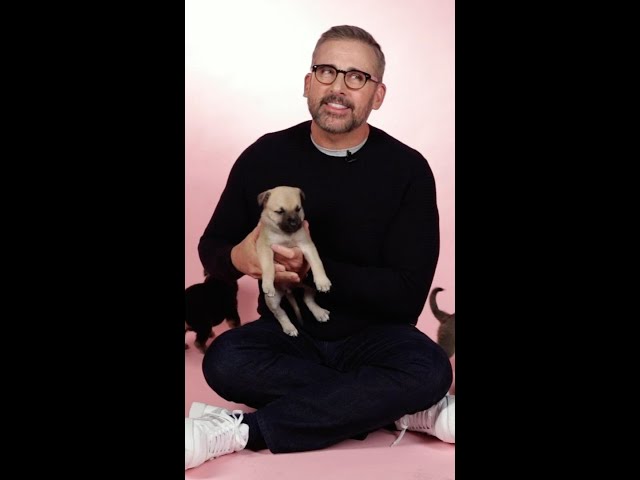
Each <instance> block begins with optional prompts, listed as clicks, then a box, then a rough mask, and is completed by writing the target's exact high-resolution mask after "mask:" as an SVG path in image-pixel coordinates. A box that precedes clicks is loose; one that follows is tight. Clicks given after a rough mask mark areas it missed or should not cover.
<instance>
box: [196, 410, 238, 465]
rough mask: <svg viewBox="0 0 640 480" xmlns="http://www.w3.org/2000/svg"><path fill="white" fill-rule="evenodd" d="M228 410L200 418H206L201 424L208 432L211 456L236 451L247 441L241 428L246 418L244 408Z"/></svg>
mask: <svg viewBox="0 0 640 480" xmlns="http://www.w3.org/2000/svg"><path fill="white" fill-rule="evenodd" d="M227 412H228V413H224V412H212V413H207V414H205V415H203V416H202V417H200V419H199V420H206V421H205V422H199V424H200V426H201V427H202V428H203V429H204V430H205V431H206V432H207V446H208V452H209V455H208V456H209V458H215V457H219V456H220V455H224V454H226V453H231V452H235V451H236V449H237V447H238V446H239V445H240V446H242V447H244V445H245V443H246V441H245V439H244V438H243V437H242V435H241V434H240V430H239V427H240V425H241V424H242V419H243V418H244V415H243V413H242V410H233V411H231V412H229V411H227Z"/></svg>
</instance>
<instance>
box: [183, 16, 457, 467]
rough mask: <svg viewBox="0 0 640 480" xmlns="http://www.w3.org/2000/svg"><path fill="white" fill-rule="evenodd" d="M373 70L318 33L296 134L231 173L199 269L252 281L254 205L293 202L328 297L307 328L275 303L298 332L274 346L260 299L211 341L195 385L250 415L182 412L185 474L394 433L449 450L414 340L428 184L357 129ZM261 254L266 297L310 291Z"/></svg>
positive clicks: (284, 258)
mask: <svg viewBox="0 0 640 480" xmlns="http://www.w3.org/2000/svg"><path fill="white" fill-rule="evenodd" d="M384 69H385V58H384V54H383V53H382V50H381V48H380V46H379V45H378V43H377V42H376V41H375V40H374V38H373V37H372V36H371V35H370V34H369V33H367V32H366V31H364V30H362V29H361V28H358V27H353V26H337V27H333V28H331V29H329V30H328V31H327V32H325V33H324V34H323V35H322V36H321V37H320V39H319V40H318V42H317V44H316V48H315V50H314V52H313V55H312V67H311V71H310V72H309V73H307V74H306V76H305V78H304V96H305V97H306V98H307V103H308V107H309V112H310V113H311V117H312V120H311V121H306V122H303V123H301V124H299V125H296V126H294V127H291V128H289V129H286V130H283V131H280V132H275V133H270V134H267V135H264V136H263V137H261V138H260V139H258V140H257V141H256V142H255V143H254V144H252V145H251V146H249V147H248V148H247V149H246V150H245V151H244V152H243V153H242V154H241V155H240V157H239V158H238V160H237V162H236V163H235V165H234V166H233V168H232V170H231V173H230V175H229V179H228V181H227V185H226V187H225V189H224V191H223V193H222V196H221V198H220V201H219V202H218V205H217V207H216V209H215V212H214V213H213V216H212V218H211V220H210V222H209V224H208V225H207V227H206V229H205V232H204V234H203V236H202V238H201V239H200V243H199V246H198V250H199V254H200V259H201V261H202V263H203V266H204V268H205V269H206V270H207V271H208V272H210V273H211V274H212V275H213V276H216V277H218V278H221V279H223V280H227V281H230V282H232V281H236V280H237V279H238V278H240V277H241V276H242V275H250V276H252V277H254V278H257V279H260V278H261V270H260V264H259V261H258V259H257V255H256V239H257V236H258V233H259V226H257V225H258V219H259V216H260V206H259V205H258V202H257V197H258V195H259V194H260V193H261V192H263V191H266V190H268V189H270V188H273V187H275V186H279V185H289V186H294V187H299V188H301V189H302V191H303V192H304V193H305V203H304V210H305V212H306V218H307V219H308V221H309V223H308V225H306V226H305V228H309V229H310V232H311V235H312V238H313V241H314V243H315V244H316V246H317V249H318V252H319V254H320V257H321V259H322V262H323V264H324V267H325V270H326V273H327V276H328V277H329V279H330V281H331V283H332V286H331V289H330V291H329V292H327V293H320V292H318V293H316V302H317V303H318V304H319V305H320V306H321V307H322V308H325V309H327V310H328V311H329V312H330V315H329V320H328V321H327V322H318V321H316V320H315V318H314V317H313V315H312V314H311V313H310V312H309V310H308V309H307V308H306V307H305V305H304V303H303V302H300V301H299V302H298V303H299V305H300V307H301V310H302V315H303V319H302V322H298V321H297V320H296V317H295V315H294V314H293V313H292V310H291V308H290V306H289V305H288V303H287V302H286V301H283V305H282V306H283V308H284V309H285V310H286V311H287V312H288V314H289V317H290V318H291V319H292V321H293V322H294V324H295V325H296V327H297V329H298V330H299V332H300V334H299V335H298V336H297V337H293V336H288V335H286V334H285V333H284V332H283V331H282V329H281V327H280V325H279V323H278V322H277V321H276V319H275V318H274V317H273V315H272V314H271V312H270V311H269V309H268V308H267V307H266V304H265V301H264V297H263V295H260V297H259V306H258V312H259V314H260V315H261V316H260V318H259V319H258V320H255V321H253V322H250V323H247V324H245V325H243V326H242V327H240V328H236V329H233V330H229V331H227V332H225V333H223V334H222V335H220V336H219V337H217V338H216V340H215V341H214V342H213V343H212V344H211V346H210V347H209V349H208V350H207V352H206V354H205V357H204V360H203V372H204V376H205V379H206V381H207V383H208V384H209V386H210V387H211V388H212V389H213V390H214V391H215V392H217V393H218V394H219V395H220V396H222V397H223V398H225V399H227V400H229V401H233V402H237V403H241V404H245V405H248V406H250V407H253V408H255V409H256V411H255V412H253V413H243V412H241V411H234V412H230V411H228V410H225V409H222V408H218V407H214V406H210V405H206V404H203V403H194V404H193V405H192V407H191V411H190V414H189V418H187V419H185V469H188V468H193V467H196V466H198V465H200V464H202V463H203V462H205V461H206V460H210V459H212V458H215V457H218V456H220V455H224V454H228V453H232V452H235V451H238V450H241V449H243V448H250V449H253V450H259V449H264V448H268V449H269V450H270V451H271V452H273V453H283V452H299V451H308V450H315V449H320V448H324V447H327V446H330V445H333V444H336V443H337V442H340V441H342V440H345V439H349V438H364V436H366V434H367V433H369V432H372V431H374V430H376V429H379V428H382V427H386V426H390V425H394V424H395V426H396V428H398V429H402V430H403V433H404V431H405V430H406V429H411V430H416V431H423V432H427V433H429V434H432V435H434V436H436V437H438V438H440V439H441V440H443V441H445V442H449V443H455V397H453V396H449V395H446V393H447V391H448V389H449V387H450V385H451V382H452V369H451V365H450V363H449V360H448V358H447V355H446V354H445V352H444V351H443V350H442V349H441V348H440V347H439V346H438V345H437V344H436V343H435V342H434V341H432V340H431V339H430V338H429V337H428V336H426V335H425V334H424V333H422V332H421V331H419V330H418V329H417V328H416V327H415V324H416V322H417V320H418V316H419V315H420V313H421V312H422V309H423V307H424V304H425V301H426V299H427V295H428V292H429V289H430V287H431V282H432V280H433V275H434V272H435V268H436V264H437V261H438V255H439V218H438V209H437V204H436V190H435V182H434V178H433V174H432V172H431V169H430V167H429V165H428V163H427V161H426V160H425V158H424V157H423V156H422V155H421V154H420V153H419V152H417V151H415V150H413V149H411V148H409V147H408V146H406V145H404V144H403V143H401V142H399V141H398V140H396V139H394V138H393V137H391V136H389V135H387V134H386V133H385V132H383V131H382V130H380V129H377V128H375V127H373V126H371V125H369V124H368V123H367V119H368V117H369V114H370V113H371V111H372V110H377V109H378V108H380V106H381V105H382V103H383V100H384V97H385V93H386V86H385V84H384V83H382V79H383V75H384ZM253 74H254V75H256V79H257V80H258V81H259V80H260V78H264V76H269V75H278V72H277V70H273V71H259V72H253ZM272 249H273V251H274V259H275V261H276V262H277V264H278V267H277V271H276V283H280V284H286V285H289V286H291V287H295V286H296V284H299V283H300V282H304V283H305V284H308V285H311V286H313V279H312V278H311V277H312V273H311V272H309V271H308V270H309V267H308V265H307V263H306V262H305V260H304V257H303V255H302V253H301V252H300V250H299V249H297V248H294V249H289V248H284V247H280V246H275V245H274V246H273V247H272ZM294 291H295V289H294ZM298 298H300V296H298Z"/></svg>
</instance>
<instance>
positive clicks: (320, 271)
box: [299, 242, 331, 292]
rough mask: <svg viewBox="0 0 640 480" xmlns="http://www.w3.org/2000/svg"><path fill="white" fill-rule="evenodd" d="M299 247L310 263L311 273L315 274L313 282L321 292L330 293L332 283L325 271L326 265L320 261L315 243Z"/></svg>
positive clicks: (302, 244) (303, 244) (306, 243)
mask: <svg viewBox="0 0 640 480" xmlns="http://www.w3.org/2000/svg"><path fill="white" fill-rule="evenodd" d="M299 247H300V250H302V254H303V255H304V258H306V259H307V262H309V266H310V267H311V272H313V281H314V282H315V284H316V289H318V291H319V292H328V291H329V289H330V288H331V281H330V280H329V277H327V274H326V273H325V271H324V265H322V261H321V260H320V255H319V254H318V249H317V248H316V246H315V245H314V244H313V242H304V243H300V244H299Z"/></svg>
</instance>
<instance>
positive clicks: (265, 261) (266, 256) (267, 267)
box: [256, 242, 276, 297]
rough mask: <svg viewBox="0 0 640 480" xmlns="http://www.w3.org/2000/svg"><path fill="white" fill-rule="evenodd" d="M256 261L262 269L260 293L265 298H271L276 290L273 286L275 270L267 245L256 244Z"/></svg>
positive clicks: (271, 251)
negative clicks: (262, 293)
mask: <svg viewBox="0 0 640 480" xmlns="http://www.w3.org/2000/svg"><path fill="white" fill-rule="evenodd" d="M256 251H257V253H258V260H259V261H260V268H261V269H262V291H263V292H264V294H265V295H266V296H267V297H273V296H274V295H275V294H276V288H275V286H274V284H273V282H274V281H275V275H276V268H275V265H274V263H273V250H271V247H269V246H268V245H266V244H264V243H262V242H258V243H257V244H256Z"/></svg>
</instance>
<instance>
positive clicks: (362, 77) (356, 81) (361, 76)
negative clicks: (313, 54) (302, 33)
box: [311, 65, 380, 90]
mask: <svg viewBox="0 0 640 480" xmlns="http://www.w3.org/2000/svg"><path fill="white" fill-rule="evenodd" d="M311 71H312V72H314V73H315V74H316V79H317V80H318V81H319V82H320V83H323V84H325V85H331V84H332V83H333V82H335V81H336V78H337V77H338V74H339V73H342V74H343V75H344V83H345V85H346V86H347V87H349V88H350V89H352V90H360V89H361V88H362V87H364V86H365V84H366V83H367V80H371V81H372V82H376V83H380V80H378V79H377V78H375V77H372V76H371V75H369V74H368V73H365V72H361V71H359V70H349V71H348V72H346V71H344V70H340V69H338V68H336V67H334V66H332V65H313V66H312V67H311Z"/></svg>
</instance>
